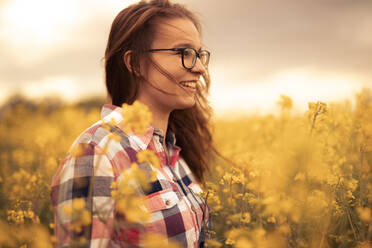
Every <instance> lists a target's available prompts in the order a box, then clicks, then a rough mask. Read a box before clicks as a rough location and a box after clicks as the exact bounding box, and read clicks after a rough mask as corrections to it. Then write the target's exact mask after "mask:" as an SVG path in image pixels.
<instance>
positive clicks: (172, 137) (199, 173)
mask: <svg viewBox="0 0 372 248" xmlns="http://www.w3.org/2000/svg"><path fill="white" fill-rule="evenodd" d="M209 56H210V52H209V51H207V50H206V49H204V48H203V44H202V41H201V26H200V23H199V21H198V19H197V17H196V16H195V14H194V13H192V12H191V11H189V10H188V9H186V7H184V6H183V5H180V4H173V3H170V2H169V1H168V0H153V1H150V2H148V1H140V2H138V3H136V4H133V5H130V6H129V7H127V8H125V9H123V10H122V11H121V12H120V13H119V14H118V15H117V16H116V18H115V19H114V21H113V23H112V26H111V31H110V34H109V38H108V42H107V47H106V51H105V81H106V87H107V92H108V95H109V98H110V100H111V102H110V104H105V105H104V106H103V108H102V112H101V115H102V120H101V121H99V122H97V123H96V124H94V125H93V126H91V127H90V128H88V129H87V130H86V131H84V132H83V133H82V135H80V136H79V137H78V138H77V140H76V141H75V142H74V145H75V146H78V147H81V148H82V149H81V151H80V152H79V153H78V154H79V155H76V153H74V152H71V153H69V154H68V155H67V157H66V159H65V160H64V161H63V163H62V164H61V165H60V167H59V169H58V171H57V173H56V175H55V176H54V178H53V182H52V190H51V198H52V202H53V206H54V210H55V211H54V213H55V220H56V225H55V233H56V236H57V237H58V239H59V243H58V245H59V246H61V247H62V246H64V245H70V244H72V242H73V240H76V238H78V239H79V238H80V237H83V236H85V238H86V239H87V240H88V246H89V247H139V246H141V247H143V246H144V243H143V242H144V241H143V239H142V237H143V235H144V234H148V233H150V232H151V233H156V234H159V235H162V237H164V238H165V240H166V243H167V242H171V241H173V242H178V244H181V245H182V246H183V247H203V245H204V241H205V235H206V230H207V229H208V228H210V227H211V220H210V218H211V216H210V214H209V207H208V204H207V202H206V199H204V198H203V190H202V185H204V186H205V181H206V175H207V173H208V172H209V171H210V169H209V168H210V164H211V163H212V162H213V160H214V159H215V158H216V155H220V154H219V152H218V151H217V150H216V148H215V147H214V144H213V140H212V135H211V130H210V119H211V116H212V109H211V107H210V106H209V103H208V99H207V95H208V92H209V86H210V80H209V74H208V62H209ZM139 102H140V103H142V104H144V105H145V106H146V108H145V109H147V108H148V109H149V112H151V116H152V121H151V123H150V125H148V126H147V127H146V130H145V133H144V134H137V133H133V132H130V131H128V129H127V128H126V127H124V126H123V125H122V123H123V122H125V120H126V118H127V119H130V118H132V117H133V116H134V115H135V113H137V114H138V115H141V114H140V113H142V117H139V118H138V120H137V122H141V123H142V121H141V119H142V118H144V116H145V117H146V118H145V119H149V118H148V116H149V115H148V114H146V111H144V110H143V109H141V107H140V106H141V104H139ZM128 105H130V106H131V109H132V112H130V111H129V110H127V109H128V108H129V106H128ZM133 109H134V110H133ZM128 111H129V112H128ZM112 137H115V138H114V139H115V140H116V141H120V142H117V143H115V142H111V143H110V142H109V141H110V139H112ZM145 150H149V151H152V152H153V153H154V154H155V155H156V157H157V158H158V159H159V161H160V167H159V168H158V167H157V166H156V165H155V164H156V163H155V164H154V162H153V161H155V160H156V159H151V162H150V165H151V166H150V167H149V166H146V165H144V164H143V163H142V162H141V163H139V164H138V168H140V169H143V170H144V171H146V172H149V171H150V172H156V173H155V174H156V177H155V178H153V177H152V178H151V180H149V181H148V183H150V185H151V187H150V189H149V190H145V189H144V190H139V194H140V195H141V196H143V197H144V198H145V205H146V206H147V207H148V209H149V210H150V211H149V212H150V215H151V218H150V219H149V220H147V221H146V222H145V223H143V224H144V225H143V226H141V227H138V226H133V225H131V224H130V222H131V221H133V218H134V217H133V216H137V217H138V218H140V216H139V214H138V212H140V209H141V206H142V205H141V204H140V201H139V200H138V201H137V200H136V201H134V200H131V199H130V198H129V195H130V192H129V191H130V190H128V187H126V186H128V185H129V183H128V185H125V186H123V187H124V188H125V189H126V190H118V191H119V193H121V194H124V195H125V194H127V195H126V196H125V197H124V200H122V201H120V204H119V201H118V202H117V203H114V201H113V200H116V198H115V196H117V194H119V193H118V191H116V192H115V193H112V192H111V189H112V188H120V187H122V186H117V185H120V184H121V185H122V183H121V182H122V181H121V180H119V179H120V178H121V175H123V174H121V173H127V172H128V171H133V170H134V171H138V170H137V169H136V168H137V166H136V163H138V161H137V159H136V155H137V153H139V154H142V152H143V151H145ZM72 151H74V149H72ZM147 152H148V151H147ZM74 154H75V155H74ZM149 154H150V153H149ZM155 155H154V156H155ZM146 156H149V155H146ZM137 158H138V157H137ZM138 160H140V159H139V158H138ZM110 185H111V187H110ZM81 198H83V199H84V201H81ZM77 200H78V204H77V203H74V202H76V201H77ZM123 201H124V202H125V201H129V202H131V203H132V205H133V202H136V204H137V203H138V204H137V205H136V204H135V205H136V206H135V207H136V210H137V211H136V213H133V212H132V213H129V209H128V208H126V207H123ZM76 204H77V205H78V208H79V209H78V210H79V211H81V210H82V208H84V206H86V210H87V211H88V212H89V213H91V215H92V218H91V220H89V218H86V216H85V217H84V220H82V222H81V223H83V224H84V228H83V229H82V228H80V229H76V225H75V224H76V218H77V217H76V216H75V217H74V215H72V216H71V215H70V216H68V215H67V216H66V213H63V211H62V209H66V208H67V209H68V211H69V213H70V212H71V209H74V208H76ZM128 204H129V203H128ZM102 210H104V211H105V214H104V216H102V215H99V214H98V213H99V212H100V211H102ZM123 210H124V215H122V214H123V213H122V212H121V211H123ZM81 216H83V212H81ZM74 218H75V219H74ZM166 243H165V244H166ZM145 246H146V245H145ZM146 247H147V246H146ZM155 247H159V246H155Z"/></svg>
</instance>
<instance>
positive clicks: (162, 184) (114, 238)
mask: <svg viewBox="0 0 372 248" xmlns="http://www.w3.org/2000/svg"><path fill="white" fill-rule="evenodd" d="M121 111H122V109H121V108H120V107H117V106H114V105H109V104H105V105H104V106H103V107H102V111H101V118H102V120H100V121H98V122H96V123H95V124H93V125H92V126H91V127H89V128H88V129H87V130H85V131H84V132H83V133H82V134H81V135H80V136H79V137H78V138H77V139H76V140H75V142H74V144H73V146H72V147H74V146H76V145H79V146H81V147H83V151H82V152H81V154H80V155H79V156H72V155H71V149H70V151H69V153H68V154H67V156H66V157H65V159H64V160H63V162H62V163H61V165H60V166H59V167H58V169H57V172H56V174H55V175H54V177H53V179H52V184H51V201H52V205H53V209H54V221H55V227H54V232H55V235H56V237H57V239H58V242H57V244H56V247H69V246H70V245H71V232H70V227H71V216H69V215H66V214H65V213H64V212H63V208H64V206H68V205H69V206H71V205H72V200H73V199H74V198H83V199H85V203H86V208H87V209H88V210H89V211H90V212H91V213H92V218H91V224H90V225H88V226H85V227H84V229H83V230H82V232H81V233H80V234H78V233H76V232H75V233H74V234H73V235H77V236H79V235H80V236H81V235H84V236H85V238H86V239H87V241H88V242H87V247H143V245H142V244H141V242H140V234H141V233H144V232H157V233H161V234H163V235H165V236H166V237H167V238H168V239H170V240H173V241H177V242H179V243H180V244H182V245H183V246H184V247H202V246H203V243H204V235H203V232H202V231H201V230H202V227H203V229H204V228H211V218H210V214H209V206H208V204H205V201H204V200H203V199H201V198H200V197H198V196H197V195H196V194H195V193H200V192H202V189H201V187H200V186H199V184H198V183H197V182H196V180H195V177H194V176H193V174H192V172H191V170H190V169H189V167H188V165H187V164H186V162H185V160H184V159H183V158H182V156H181V155H180V151H181V148H180V147H178V146H176V145H175V144H176V139H175V134H174V133H173V132H171V131H170V130H168V131H167V134H166V137H165V139H166V144H167V148H168V151H169V158H167V156H166V154H165V151H164V148H163V146H162V144H163V139H164V135H163V133H162V131H161V130H160V129H159V128H157V127H154V126H149V127H148V128H147V131H146V133H145V134H144V135H136V134H134V133H132V132H130V133H128V134H126V133H124V132H123V127H121V126H120V125H115V126H114V125H110V130H107V129H105V128H104V127H103V126H102V124H103V122H104V123H105V124H107V123H109V122H110V120H111V119H114V120H115V122H116V123H120V121H121V120H122V119H123V116H122V112H121ZM112 133H115V134H117V135H119V136H120V138H121V140H120V142H107V141H108V137H109V135H110V134H112ZM106 144H108V149H107V151H105V152H103V147H104V146H105V145H106ZM143 149H149V150H152V151H154V152H155V153H156V155H157V156H158V157H159V160H160V162H161V166H160V169H156V168H154V167H153V166H150V165H149V164H148V163H143V164H140V165H139V166H141V165H143V166H145V164H147V167H146V168H147V170H156V171H157V172H158V173H157V179H156V180H155V181H152V182H151V190H150V191H147V192H144V191H142V193H140V194H141V195H144V196H145V199H146V201H147V202H146V203H147V206H148V208H149V210H150V212H151V216H152V217H151V219H150V220H149V221H148V222H146V223H144V225H138V224H137V225H133V224H131V225H126V226H125V228H124V227H121V228H120V229H118V228H114V224H115V223H117V222H118V221H119V220H120V218H121V217H120V214H118V213H117V211H116V206H115V201H114V199H113V198H112V196H111V190H112V189H111V188H110V185H111V183H112V182H113V181H117V180H118V178H119V175H120V172H122V171H123V170H125V169H128V168H130V165H131V163H132V162H136V153H137V152H139V151H141V150H143ZM98 165H99V166H98ZM140 168H141V167H140ZM146 168H145V169H146ZM92 177H94V178H93V179H94V180H93V181H92V180H91V179H92ZM91 183H92V186H91V187H89V185H90V184H91ZM89 188H92V191H91V196H92V197H88V195H89ZM97 210H99V212H100V214H99V215H97ZM114 220H115V222H114ZM121 221H123V219H121Z"/></svg>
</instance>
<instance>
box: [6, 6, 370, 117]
mask: <svg viewBox="0 0 372 248" xmlns="http://www.w3.org/2000/svg"><path fill="white" fill-rule="evenodd" d="M134 2H136V1H118V0H105V1H101V0H89V1H88V0H64V1H57V0H32V1H29V0H0V54H1V60H0V89H1V91H0V104H1V103H2V102H4V101H5V100H6V99H7V97H8V96H9V95H11V94H14V93H17V92H18V93H22V94H24V95H26V96H28V97H31V98H37V97H43V96H54V95H57V96H60V97H62V98H63V99H65V100H67V101H75V100H78V99H81V98H86V97H89V96H93V95H94V96H105V95H106V92H105V87H104V80H103V75H104V71H103V61H102V58H103V54H104V50H105V46H106V41H107V37H108V33H109V29H110V26H111V23H112V21H113V19H114V18H115V16H116V15H117V13H118V12H119V11H120V10H121V9H123V8H125V7H126V6H127V5H129V4H131V3H134ZM174 2H178V3H182V4H185V5H186V6H187V7H188V8H189V9H191V10H192V11H194V12H196V13H197V15H198V16H199V18H200V19H201V21H202V25H203V43H204V47H205V48H206V49H208V50H209V51H211V60H210V64H209V71H210V75H211V79H212V80H211V83H212V85H211V92H210V101H211V104H212V106H213V108H214V109H215V112H216V113H217V114H226V113H227V114H233V113H243V112H250V113H252V112H256V113H257V112H260V113H261V112H262V113H263V112H275V111H277V108H276V107H275V103H276V102H277V101H278V100H279V96H280V95H281V94H285V95H287V96H290V97H291V98H292V99H293V102H294V107H295V110H297V111H300V112H301V111H305V110H306V108H307V103H308V102H310V101H311V102H314V101H318V100H319V101H324V102H330V101H341V100H343V99H350V100H352V99H353V96H354V95H355V94H356V93H357V92H359V91H360V90H361V88H362V87H369V88H372V70H371V66H372V14H371V13H372V1H371V0H281V1H277V0H230V1H215V0H179V1H174Z"/></svg>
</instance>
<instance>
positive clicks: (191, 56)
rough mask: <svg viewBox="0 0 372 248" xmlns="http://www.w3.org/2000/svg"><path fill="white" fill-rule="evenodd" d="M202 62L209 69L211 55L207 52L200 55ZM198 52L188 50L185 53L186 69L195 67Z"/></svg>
mask: <svg viewBox="0 0 372 248" xmlns="http://www.w3.org/2000/svg"><path fill="white" fill-rule="evenodd" d="M199 56H200V61H201V62H202V64H203V65H204V66H205V67H207V66H208V60H209V54H208V53H207V52H206V51H202V52H201V53H199ZM196 58H197V57H196V51H195V50H194V49H191V48H187V49H185V50H184V51H183V63H184V65H185V67H187V68H192V67H194V65H195V62H196Z"/></svg>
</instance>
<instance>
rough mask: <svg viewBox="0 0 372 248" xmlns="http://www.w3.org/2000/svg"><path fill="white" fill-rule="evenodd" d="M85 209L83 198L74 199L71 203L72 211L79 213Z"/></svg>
mask: <svg viewBox="0 0 372 248" xmlns="http://www.w3.org/2000/svg"><path fill="white" fill-rule="evenodd" d="M84 207H85V201H84V199H83V198H77V199H74V200H73V202H72V209H73V210H76V211H79V210H82V209H83V208H84Z"/></svg>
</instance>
